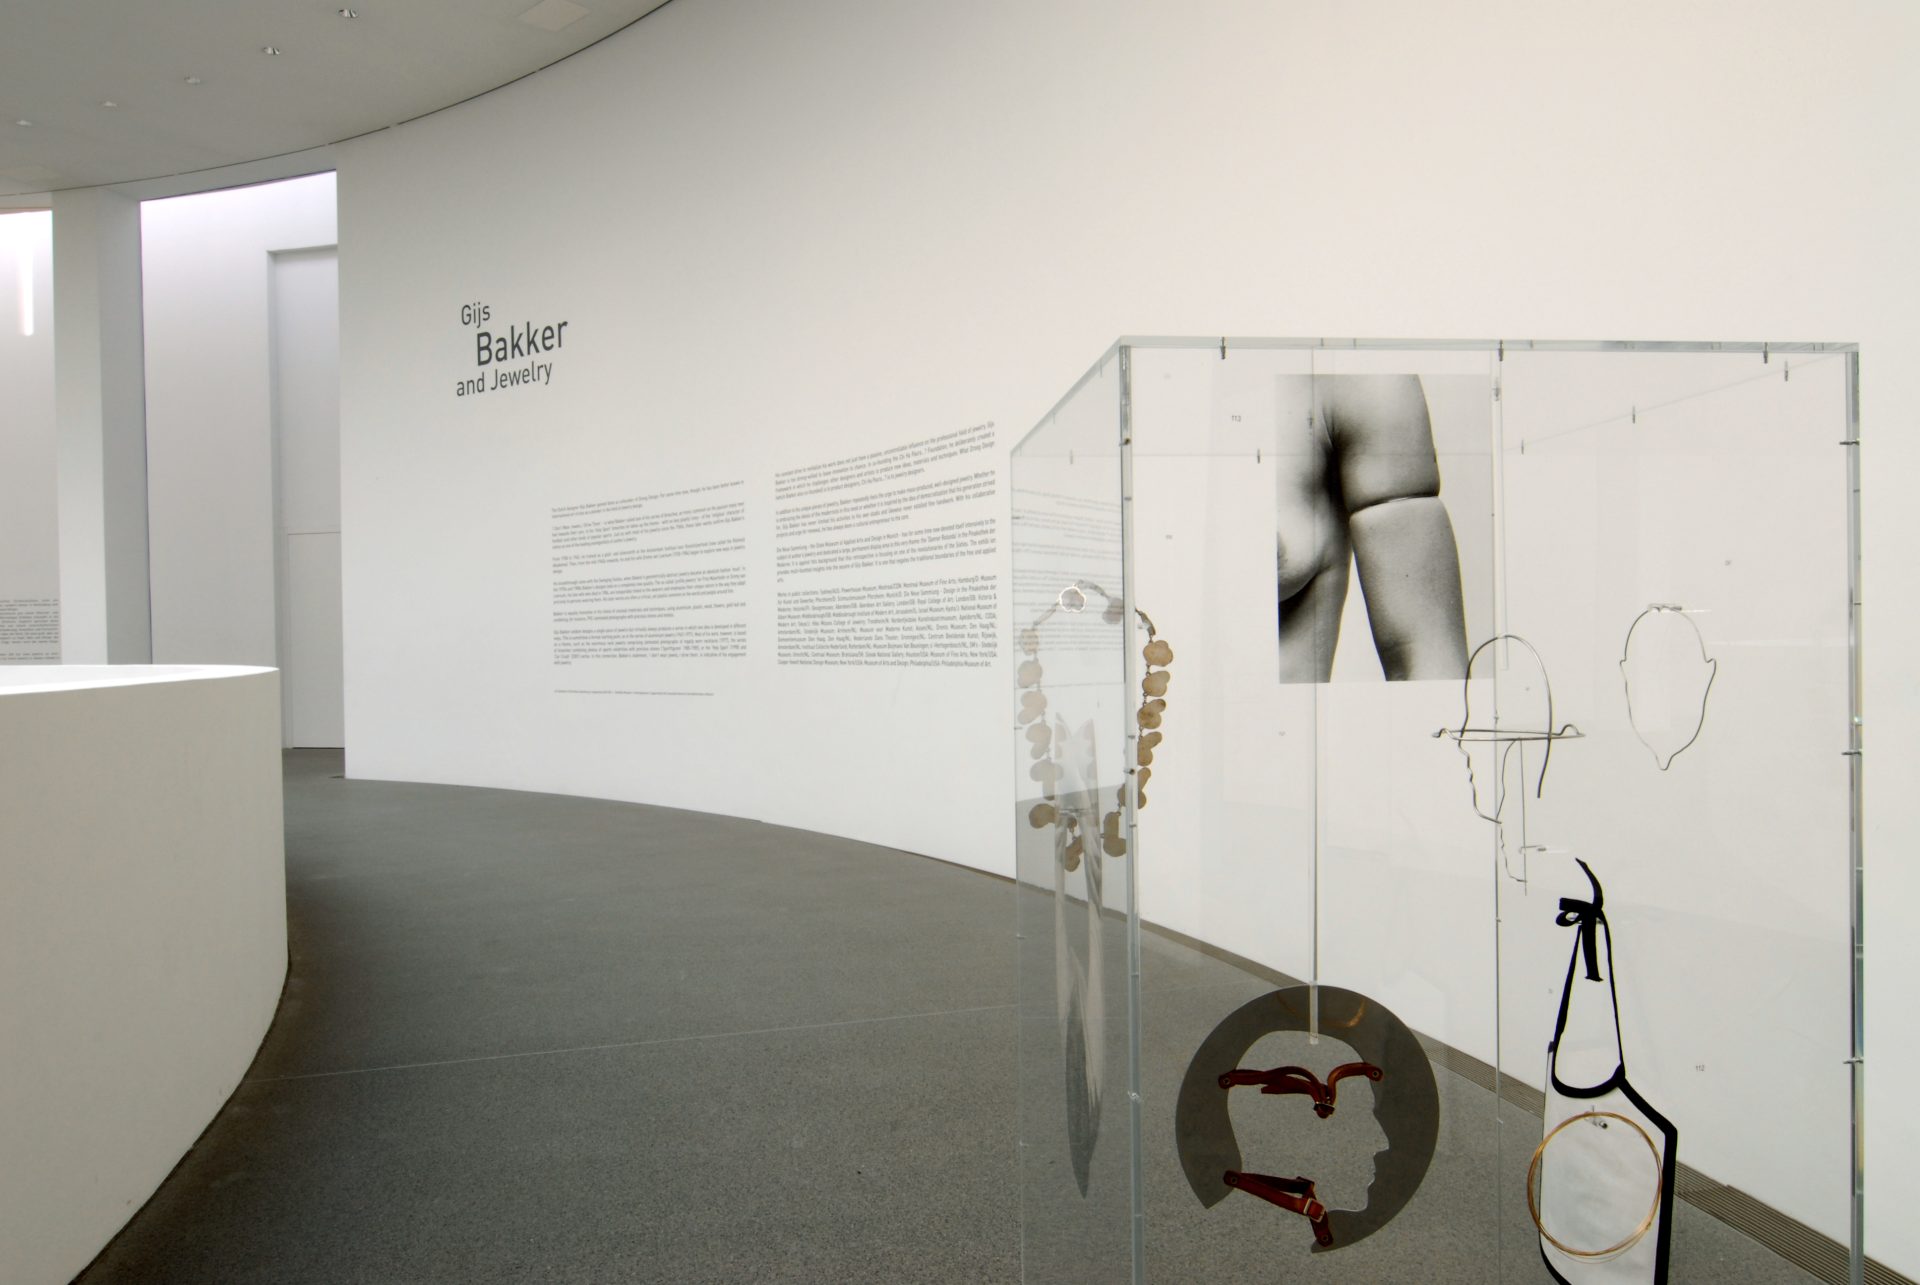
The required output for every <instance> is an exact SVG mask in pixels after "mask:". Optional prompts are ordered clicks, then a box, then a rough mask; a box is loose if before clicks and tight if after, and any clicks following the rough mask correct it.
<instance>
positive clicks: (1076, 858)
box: [1017, 580, 1173, 871]
mask: <svg viewBox="0 0 1920 1285" xmlns="http://www.w3.org/2000/svg"><path fill="white" fill-rule="evenodd" d="M1089 592H1091V593H1096V594H1099V595H1100V597H1101V598H1103V599H1105V600H1106V604H1107V605H1106V608H1105V610H1103V611H1102V612H1101V618H1102V619H1103V620H1105V621H1106V622H1107V623H1109V624H1118V623H1120V621H1121V619H1122V618H1123V616H1124V608H1123V607H1122V606H1121V603H1120V601H1119V600H1118V599H1116V598H1115V597H1113V595H1112V594H1109V593H1108V592H1107V591H1106V590H1104V589H1102V588H1101V587H1100V586H1099V585H1096V584H1092V583H1090V582H1087V581H1083V580H1076V581H1075V582H1074V583H1072V584H1070V585H1068V586H1067V587H1066V588H1064V589H1062V590H1061V591H1060V592H1059V594H1058V595H1057V596H1056V597H1055V598H1054V602H1053V605H1052V606H1050V607H1048V608H1047V609H1046V610H1045V611H1044V612H1042V613H1041V614H1040V616H1039V618H1038V619H1036V620H1035V621H1034V622H1033V624H1032V625H1031V626H1029V627H1028V628H1026V629H1023V630H1021V631H1020V650H1021V651H1022V652H1023V653H1024V654H1025V656H1026V659H1025V660H1023V661H1021V662H1020V667H1019V670H1018V673H1017V678H1018V681H1019V684H1020V688H1021V691H1020V714H1019V722H1020V724H1021V725H1022V726H1024V727H1025V728H1026V729H1027V730H1026V738H1027V745H1028V753H1029V755H1030V756H1031V757H1032V759H1033V766H1032V767H1031V768H1030V769H1029V770H1028V775H1029V776H1031V777H1032V778H1033V779H1034V780H1035V781H1037V782H1039V784H1040V796H1041V798H1040V802H1038V803H1036V804H1034V805H1033V807H1032V808H1031V809H1030V810H1029V811H1028V812H1027V824H1029V825H1031V826H1032V827H1033V828H1034V829H1036V830H1041V829H1045V828H1046V827H1047V826H1050V825H1056V826H1059V827H1061V828H1062V829H1064V830H1065V831H1066V832H1067V833H1066V842H1065V845H1064V846H1063V847H1062V848H1061V850H1060V852H1061V859H1062V860H1063V861H1064V863H1065V865H1066V868H1067V869H1068V870H1069V871H1072V870H1077V869H1079V867H1080V861H1081V858H1082V856H1084V855H1085V852H1086V840H1087V835H1086V834H1085V833H1084V832H1083V830H1082V825H1081V814H1080V810H1079V809H1077V808H1074V807H1063V806H1061V802H1060V799H1059V796H1058V793H1057V790H1056V787H1057V785H1058V784H1059V781H1060V778H1061V776H1062V775H1063V772H1062V769H1061V767H1060V764H1059V762H1058V761H1057V760H1056V759H1055V758H1054V744H1055V742H1056V741H1057V740H1059V739H1061V738H1063V737H1064V736H1065V735H1067V728H1066V725H1065V724H1064V723H1062V722H1060V720H1059V719H1058V718H1055V719H1054V720H1053V721H1052V722H1051V723H1050V722H1049V721H1048V717H1047V695H1046V692H1045V691H1044V690H1042V688H1041V686H1040V679H1041V675H1042V673H1043V670H1042V668H1041V665H1040V626H1041V625H1043V624H1045V623H1046V622H1047V620H1048V619H1049V618H1051V617H1052V616H1053V614H1054V613H1055V612H1065V613H1066V614H1068V615H1078V614H1080V613H1081V612H1083V611H1085V610H1086V608H1087V594H1088V593H1089ZM1134 615H1136V616H1138V617H1139V619H1140V623H1141V624H1142V625H1143V626H1145V628H1146V631H1147V642H1146V645H1145V646H1144V647H1142V648H1141V649H1140V657H1141V659H1142V660H1144V661H1145V662H1146V671H1145V672H1144V674H1143V675H1142V676H1141V679H1140V708H1139V709H1138V710H1136V711H1135V713H1134V721H1135V723H1137V724H1138V725H1139V730H1140V738H1139V744H1138V747H1137V748H1136V750H1135V752H1134V762H1135V768H1136V770H1135V771H1134V773H1133V774H1132V785H1133V791H1134V806H1135V807H1136V808H1144V807H1146V806H1147V795H1146V785H1147V781H1148V780H1149V779H1150V778H1151V777H1152V776H1153V769H1152V766H1151V765H1152V763H1153V751H1154V747H1155V746H1157V745H1159V744H1160V742H1161V740H1162V739H1163V737H1162V734H1161V731H1160V724H1161V721H1162V720H1163V718H1164V717H1165V715H1166V711H1167V701H1166V695H1167V683H1168V682H1169V680H1170V678H1171V675H1170V674H1168V672H1167V666H1169V665H1171V664H1172V663H1173V646H1172V644H1170V643H1168V642H1167V641H1166V640H1165V639H1164V638H1161V637H1160V636H1159V634H1158V632H1157V631H1156V630H1155V629H1154V627H1153V619H1152V618H1151V617H1150V616H1148V615H1147V613H1146V612H1144V611H1141V610H1140V609H1139V608H1138V607H1136V608H1134ZM1126 805H1127V785H1126V783H1124V782H1123V783H1122V784H1121V785H1120V786H1119V787H1118V789H1117V790H1116V791H1115V792H1114V807H1113V808H1112V809H1110V810H1109V811H1107V812H1106V813H1105V815H1103V816H1102V817H1101V818H1100V827H1099V828H1100V840H1099V841H1100V850H1101V851H1102V852H1104V853H1106V854H1107V855H1108V856H1110V857H1123V856H1125V855H1126V853H1127V841H1126V836H1125V835H1123V834H1122V833H1121V830H1120V827H1121V824H1122V821H1123V820H1124V814H1125V809H1126Z"/></svg>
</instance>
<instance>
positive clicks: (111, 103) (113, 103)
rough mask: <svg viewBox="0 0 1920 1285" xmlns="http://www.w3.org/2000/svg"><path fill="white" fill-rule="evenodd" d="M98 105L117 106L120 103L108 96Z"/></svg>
mask: <svg viewBox="0 0 1920 1285" xmlns="http://www.w3.org/2000/svg"><path fill="white" fill-rule="evenodd" d="M100 105H101V106H102V107H118V106H119V105H120V104H119V103H116V102H114V101H113V99H111V98H109V99H107V100H106V101H105V102H103V103H101V104H100Z"/></svg>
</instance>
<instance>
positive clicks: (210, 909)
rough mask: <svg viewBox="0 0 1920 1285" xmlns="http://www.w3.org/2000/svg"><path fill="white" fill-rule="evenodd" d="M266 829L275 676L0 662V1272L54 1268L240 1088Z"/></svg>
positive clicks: (261, 1021) (273, 759)
mask: <svg viewBox="0 0 1920 1285" xmlns="http://www.w3.org/2000/svg"><path fill="white" fill-rule="evenodd" d="M283 833H284V830H283V821H282V816H281V806H280V694H279V674H278V672H277V671H275V670H271V669H241V668H233V667H225V666H200V665H114V666H106V665H72V666H0V1279H5V1280H6V1281H9V1282H15V1281H18V1282H25V1283H27V1285H37V1283H38V1282H43V1281H44V1282H64V1281H67V1280H69V1279H71V1278H72V1277H73V1275H74V1274H75V1273H76V1272H78V1271H80V1269H81V1268H83V1267H85V1266H86V1265H87V1263H88V1262H89V1261H90V1260H91V1259H92V1258H93V1256H94V1255H95V1254H97V1253H98V1252H99V1251H100V1249H101V1247H103V1246H104V1245H105V1244H106V1243H107V1241H108V1240H110V1239H112V1237H113V1235H114V1233H115V1232H117V1231H119V1229H120V1228H121V1226H122V1225H124V1224H125V1222H126V1220H127V1219H128V1218H129V1217H130V1216H131V1215H132V1214H133V1213H134V1211H136V1210H137V1209H139V1208H140V1206H141V1204H142V1203H143V1202H145V1200H146V1199H147V1197H148V1196H150V1195H152V1194H153V1191H154V1189H155V1188H156V1187H158V1186H159V1184H160V1181H161V1180H162V1179H163V1178H165V1177H166V1176H167V1173H168V1172H169V1171H170V1170H171V1169H172V1168H173V1166H174V1165H175V1164H176V1163H177V1162H178V1161H179V1159H180V1157H181V1156H183V1155H185V1154H186V1152H187V1149H188V1148H189V1147H190V1146H192V1145H193V1142H194V1139H195V1138H197V1137H198V1136H199V1135H200V1132H201V1130H203V1129H204V1128H205V1127H206V1126H207V1123H208V1121H210V1120H211V1119H212V1118H213V1116H214V1114H215V1113H216V1112H217V1111H218V1110H219V1109H220V1107H221V1105H222V1104H223V1103H224V1102H225V1101H226V1100H227V1097H228V1096H229V1095H230V1094H231V1093H232V1092H233V1090H234V1087H235V1086H236V1085H238V1084H239V1082H240V1078H241V1076H242V1075H243V1074H244V1073H245V1072H246V1069H247V1065H248V1063H249V1062H251V1061H252V1059H253V1055H254V1053H255V1051H256V1050H257V1049H258V1048H259V1046H260V1040H261V1037H262V1036H264V1035H265V1034H266V1030H267V1026H268V1024H269V1023H270V1022H271V1021H272V1020H273V1013H274V1008H275V1005H276V1004H277V1003H278V1001H279V996H280V987H281V984H282V982H283V981H284V980H285V978H286V970H287V915H286V869H285V849H284V846H283V845H284V840H283Z"/></svg>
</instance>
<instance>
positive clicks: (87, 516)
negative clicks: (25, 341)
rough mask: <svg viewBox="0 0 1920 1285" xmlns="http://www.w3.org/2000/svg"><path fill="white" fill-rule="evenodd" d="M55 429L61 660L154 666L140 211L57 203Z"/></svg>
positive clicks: (81, 195) (114, 196)
mask: <svg viewBox="0 0 1920 1285" xmlns="http://www.w3.org/2000/svg"><path fill="white" fill-rule="evenodd" d="M53 289H54V303H53V369H54V420H55V425H56V431H57V432H58V435H59V442H60V445H59V452H60V656H61V659H62V660H64V661H65V662H67V663H68V664H100V663H103V662H104V663H110V664H141V663H145V662H147V661H149V660H151V659H152V656H153V643H152V628H151V625H150V621H149V612H148V588H147V442H146V369H145V357H144V353H143V345H142V339H141V319H140V203H139V202H138V201H134V200H130V199H128V198H127V197H124V196H121V195H119V194H118V193H115V192H110V191H107V190H105V189H95V190H89V191H76V192H56V193H55V194H54V197H53Z"/></svg>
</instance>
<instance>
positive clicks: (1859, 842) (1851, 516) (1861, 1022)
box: [1845, 352, 1867, 1285]
mask: <svg viewBox="0 0 1920 1285" xmlns="http://www.w3.org/2000/svg"><path fill="white" fill-rule="evenodd" d="M1845 450H1846V452H1847V772H1848V776H1849V784H1850V799H1849V810H1850V812H1851V816H1850V818H1849V826H1848V835H1849V849H1850V851H1849V857H1850V860H1849V878H1850V884H1851V886H1850V889H1849V893H1850V895H1849V897H1848V915H1849V918H1850V919H1851V921H1852V941H1851V943H1850V944H1851V948H1852V952H1853V958H1852V961H1851V964H1852V967H1851V969H1850V971H1849V976H1850V977H1851V979H1852V983H1853V1048H1852V1054H1851V1056H1850V1057H1849V1058H1848V1062H1849V1066H1850V1069H1851V1070H1852V1072H1853V1077H1852V1078H1853V1085H1852V1089H1853V1104H1852V1105H1853V1183H1852V1196H1853V1199H1852V1218H1851V1227H1850V1231H1851V1244H1850V1246H1849V1249H1850V1252H1849V1256H1848V1260H1847V1280H1848V1282H1849V1285H1864V1282H1865V1280H1866V1270H1867V1212H1866V1211H1867V1205H1866V1184H1867V1120H1866V1116H1867V1107H1866V1092H1867V1040H1866V1026H1867V1023H1866V931H1865V930H1866V924H1865V920H1866V907H1867V902H1866V877H1865V876H1866V861H1865V836H1864V835H1863V834H1862V832H1861V826H1862V824H1863V822H1864V819H1865V812H1864V810H1863V808H1864V801H1865V790H1864V785H1865V782H1864V780H1863V778H1864V776H1865V775H1866V773H1865V764H1864V763H1863V762H1862V758H1863V750H1864V748H1865V745H1864V738H1863V727H1862V714H1861V709H1860V677H1861V668H1860V354H1859V353H1858V352H1853V353H1849V354H1847V436H1846V442H1845Z"/></svg>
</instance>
